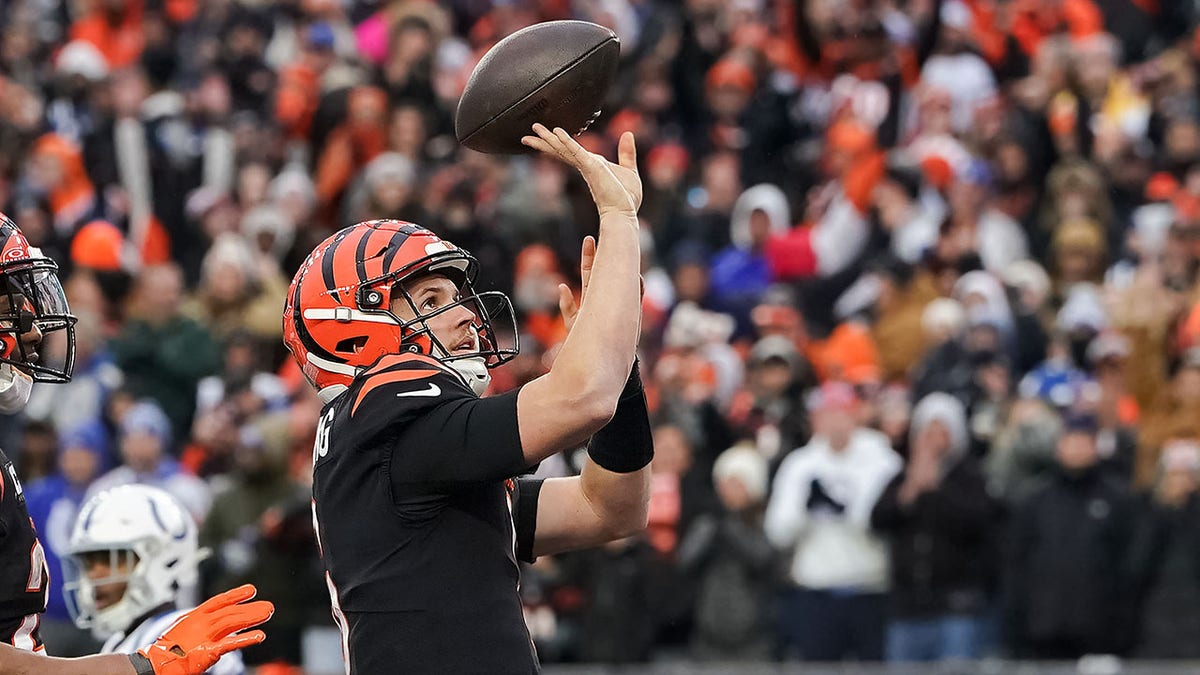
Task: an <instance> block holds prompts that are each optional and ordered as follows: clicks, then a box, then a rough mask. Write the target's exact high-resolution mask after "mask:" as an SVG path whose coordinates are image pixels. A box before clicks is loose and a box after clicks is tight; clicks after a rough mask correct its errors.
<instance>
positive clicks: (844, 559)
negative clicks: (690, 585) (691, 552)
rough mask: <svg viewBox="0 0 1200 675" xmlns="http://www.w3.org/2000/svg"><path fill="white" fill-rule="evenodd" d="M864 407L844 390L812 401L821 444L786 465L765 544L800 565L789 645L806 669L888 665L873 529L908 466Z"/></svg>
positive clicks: (882, 551) (788, 612) (879, 550)
mask: <svg viewBox="0 0 1200 675" xmlns="http://www.w3.org/2000/svg"><path fill="white" fill-rule="evenodd" d="M858 406H859V403H858V400H857V397H856V395H855V393H854V390H853V389H852V388H851V387H850V386H849V385H846V384H844V383H836V382H830V383H826V384H825V385H823V386H822V387H821V389H820V390H818V391H816V392H814V393H813V395H812V396H811V404H810V408H811V409H812V410H813V411H814V413H815V414H814V419H813V423H814V425H813V426H814V428H813V431H814V436H813V438H812V440H811V441H809V443H808V444H807V445H805V446H804V447H802V448H798V449H797V450H796V451H795V452H793V453H791V454H790V455H788V456H787V457H785V458H784V460H783V464H782V465H781V466H780V467H779V472H778V473H777V474H776V476H775V483H774V489H773V490H772V495H771V499H770V502H769V503H768V505H767V513H766V521H765V529H766V534H767V536H768V537H769V538H770V540H771V543H772V544H773V545H774V546H775V547H776V548H778V549H779V550H780V551H782V552H783V553H785V554H786V555H787V556H789V557H790V558H791V564H790V566H789V567H790V570H789V575H788V576H789V579H790V581H791V583H792V587H791V588H790V589H788V590H786V591H785V597H784V600H783V603H782V605H781V609H782V615H781V616H780V617H779V618H780V622H781V630H782V631H783V635H782V639H783V642H784V644H785V645H786V647H785V649H787V650H788V651H789V652H790V651H791V650H792V649H798V651H799V654H800V656H801V657H802V658H803V659H805V660H811V661H834V660H840V659H844V658H851V657H853V658H857V659H860V660H868V661H874V660H880V659H882V658H883V640H884V617H885V612H886V606H885V605H886V597H887V596H886V595H885V591H886V590H887V587H888V556H887V550H886V545H885V543H884V541H883V540H882V539H880V538H878V537H877V536H876V535H874V534H873V533H871V532H870V529H869V528H870V519H871V509H872V507H874V505H875V502H876V500H878V498H879V495H880V494H881V493H882V492H883V489H884V487H886V485H887V483H888V482H889V481H891V479H892V477H893V476H895V475H896V473H897V472H898V471H899V470H900V464H901V462H900V458H899V456H897V455H896V453H895V452H894V451H893V450H892V449H891V448H890V447H889V446H888V442H887V437H886V436H883V435H882V434H880V433H878V432H876V431H873V430H870V429H863V428H861V427H859V426H858V420H857V417H856V415H857V413H858Z"/></svg>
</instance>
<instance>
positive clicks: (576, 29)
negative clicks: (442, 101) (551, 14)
mask: <svg viewBox="0 0 1200 675" xmlns="http://www.w3.org/2000/svg"><path fill="white" fill-rule="evenodd" d="M620 55H621V42H620V40H618V39H617V35H616V33H613V32H612V30H610V29H608V28H605V27H604V26H600V25H597V24H594V23H590V22H587V21H547V22H545V23H539V24H535V25H532V26H529V27H527V28H523V29H521V30H519V31H517V32H515V33H513V34H512V35H509V36H508V37H506V38H504V39H503V40H501V41H500V42H498V43H496V46H494V47H492V48H491V49H490V50H488V53H487V54H484V56H483V58H482V59H480V61H479V64H478V65H476V66H475V70H474V71H472V72H471V78H470V79H469V80H468V81H467V86H466V88H465V89H464V90H463V95H462V98H461V99H459V102H458V112H457V113H456V114H455V117H454V131H455V134H456V135H457V136H458V140H459V142H460V143H462V144H463V145H465V146H467V147H468V148H471V149H473V150H478V151H480V152H488V153H495V154H519V153H524V152H530V148H528V147H526V146H524V145H522V144H521V137H522V136H525V135H528V134H530V133H531V131H530V127H531V126H532V125H533V123H534V122H541V123H542V124H544V125H546V126H547V127H550V128H551V129H553V128H554V127H562V128H563V129H566V130H567V131H569V132H571V133H572V134H577V133H579V132H582V131H583V130H585V129H587V127H588V125H589V124H591V123H592V122H593V121H595V119H596V118H597V117H598V116H599V115H600V107H601V105H602V104H603V103H604V99H605V97H606V96H607V95H608V89H609V87H610V86H612V83H613V80H615V79H616V77H617V62H618V61H619V60H620Z"/></svg>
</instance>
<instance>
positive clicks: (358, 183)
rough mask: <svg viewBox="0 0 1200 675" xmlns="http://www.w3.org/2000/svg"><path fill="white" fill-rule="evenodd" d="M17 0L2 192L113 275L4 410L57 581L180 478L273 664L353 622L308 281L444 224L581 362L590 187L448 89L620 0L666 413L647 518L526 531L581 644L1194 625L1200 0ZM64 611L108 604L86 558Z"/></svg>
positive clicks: (531, 578)
mask: <svg viewBox="0 0 1200 675" xmlns="http://www.w3.org/2000/svg"><path fill="white" fill-rule="evenodd" d="M0 7H2V10H0V35H2V36H3V37H2V40H0V74H2V77H0V204H2V205H3V211H4V212H5V213H7V214H9V215H10V216H11V217H12V218H13V219H14V220H15V221H16V222H17V224H18V225H19V226H20V228H21V229H22V230H23V231H24V233H25V234H26V236H27V237H28V239H29V241H30V243H31V244H32V245H35V246H38V247H40V248H41V249H42V250H43V251H45V252H46V253H47V255H49V256H50V257H52V258H53V259H54V260H56V261H57V262H58V264H59V266H60V268H61V275H62V278H63V280H64V287H65V288H66V291H67V295H68V299H69V301H70V305H71V308H72V310H73V311H74V313H75V314H76V315H78V317H79V323H78V327H77V333H78V341H79V346H78V357H77V363H76V366H75V378H74V380H73V381H72V382H71V383H70V384H69V385H59V386H57V387H53V388H51V387H47V386H45V385H37V386H36V387H35V389H34V396H33V399H32V400H31V403H30V405H29V407H28V409H27V410H26V411H25V412H24V413H22V414H21V415H20V416H19V417H14V418H9V419H5V420H3V425H2V429H0V436H2V440H3V447H5V448H6V449H11V451H10V452H9V454H10V456H14V455H15V456H16V457H17V458H18V459H17V462H18V466H19V471H20V475H21V478H22V480H23V481H24V483H25V486H26V498H27V501H28V504H29V510H30V513H31V515H32V517H33V518H34V520H35V522H36V524H37V527H38V529H39V531H40V533H41V534H42V537H43V540H44V541H45V543H46V548H47V554H48V556H49V558H50V560H51V565H52V567H51V569H52V574H53V576H54V577H55V579H56V580H60V579H61V578H62V574H61V572H60V570H59V568H58V567H57V566H58V565H60V564H61V562H60V560H59V555H60V554H61V552H62V550H63V547H64V546H65V543H66V538H67V536H68V534H69V531H70V525H71V523H72V520H73V518H74V514H75V511H76V509H77V508H78V506H79V505H80V503H81V501H82V500H83V499H84V498H85V496H86V495H88V494H90V493H93V492H95V491H97V490H100V489H103V488H105V487H111V486H114V485H119V484H125V483H130V482H140V483H147V484H152V485H157V486H161V487H165V488H166V489H167V490H169V491H170V492H171V493H172V494H174V495H175V496H176V497H177V498H178V499H179V500H180V501H181V502H182V503H183V504H184V505H185V506H186V508H187V509H188V510H189V511H191V512H192V514H193V515H194V516H195V518H196V519H197V521H198V522H199V523H200V526H201V543H202V544H203V545H205V546H208V547H210V548H211V549H212V552H213V554H212V556H211V558H210V559H209V560H207V561H206V562H205V565H204V568H203V572H204V574H203V577H204V584H203V586H204V587H203V589H202V592H204V593H208V592H210V591H216V590H221V589H224V588H227V587H229V586H231V585H233V584H234V583H238V582H241V581H252V582H253V583H255V584H257V585H258V587H259V589H260V594H261V595H262V596H263V597H266V598H269V599H271V600H273V601H274V602H275V604H276V606H277V608H278V611H277V613H276V615H275V618H274V619H273V620H272V622H271V624H270V626H269V628H270V639H269V640H268V641H267V642H266V643H265V644H264V645H262V646H260V647H258V648H255V649H251V650H247V653H246V659H247V662H248V663H257V664H267V663H270V664H272V666H271V667H272V668H275V669H276V670H268V668H266V667H264V668H263V669H262V670H261V672H263V673H268V672H279V673H286V672H292V671H290V670H289V668H291V667H297V666H298V665H299V664H300V663H301V645H302V636H303V635H304V634H305V631H306V629H307V628H309V627H313V626H323V627H329V626H331V625H332V622H331V621H330V619H329V604H328V603H329V600H328V595H327V593H326V588H325V583H324V580H323V576H322V569H321V564H320V560H319V558H318V556H317V551H316V544H315V541H314V538H313V534H312V525H311V514H310V510H309V509H310V504H309V502H310V491H309V487H308V484H309V482H310V480H311V476H310V470H311V461H312V443H313V434H314V431H315V423H316V420H317V417H318V413H319V409H320V404H319V402H318V401H317V399H316V397H315V395H314V393H313V392H312V391H311V390H310V388H309V387H308V386H307V384H305V382H304V380H303V378H302V377H301V376H300V374H299V373H298V372H297V371H296V370H295V368H294V366H293V365H292V362H291V360H290V359H287V358H285V357H286V354H285V352H284V349H283V346H282V343H281V340H280V332H281V322H280V317H281V308H282V305H283V298H284V294H285V293H286V289H287V284H288V281H289V280H290V279H291V277H292V274H293V273H294V271H295V270H296V269H297V267H298V265H299V264H300V263H301V262H302V261H303V258H304V257H305V256H306V255H307V254H308V252H309V251H310V250H311V249H312V247H313V246H314V245H315V244H316V243H317V242H319V241H321V240H322V239H324V238H325V237H326V236H328V235H329V234H330V233H331V232H333V231H335V230H336V229H337V228H340V227H343V226H345V225H349V224H351V223H355V222H358V221H361V220H366V219H371V218H400V219H404V220H408V221H412V222H415V223H419V224H421V225H424V226H426V227H428V228H430V229H432V230H434V231H435V232H437V233H438V234H439V235H441V236H443V237H446V238H448V239H449V240H451V241H453V242H454V243H456V244H458V245H459V246H462V247H465V248H467V249H468V250H470V251H471V252H472V253H474V255H475V256H477V257H478V258H479V260H480V262H481V269H482V271H481V274H480V282H479V285H480V286H481V287H484V288H497V289H500V290H503V291H505V292H507V293H509V294H510V296H511V297H512V298H513V301H514V305H515V306H516V308H517V310H518V313H519V322H520V323H519V326H520V331H521V335H520V341H521V346H522V352H521V356H519V357H518V358H517V359H516V360H515V361H514V362H512V363H510V364H508V365H506V366H504V367H503V368H502V369H501V370H500V371H498V372H497V373H496V377H495V379H494V380H493V390H494V391H505V390H508V389H510V388H512V387H516V386H519V385H520V384H522V383H523V382H526V381H528V380H530V379H532V378H534V377H536V376H538V375H539V374H540V373H542V372H544V371H545V368H546V364H547V363H548V361H549V359H552V358H553V353H554V350H555V349H556V347H557V345H559V344H560V343H561V341H562V339H563V337H564V328H563V324H562V321H561V319H560V317H559V316H558V314H557V313H558V309H557V303H556V300H557V290H556V289H557V284H558V283H559V282H563V281H566V282H567V283H569V284H572V285H575V286H577V285H578V282H579V278H578V264H579V245H580V241H581V240H582V238H583V236H584V235H585V234H589V233H594V232H595V229H596V215H595V211H594V208H593V207H592V205H591V202H590V199H589V198H588V195H587V191H586V186H584V184H583V183H582V181H581V180H579V178H578V176H575V175H573V174H572V173H571V172H569V171H568V170H567V169H566V168H565V167H563V166H561V165H559V164H556V163H554V162H553V161H551V160H548V159H544V158H539V157H535V156H522V157H501V156H489V155H482V154H479V153H474V152H471V151H468V150H466V149H464V148H462V147H460V146H459V145H458V143H457V142H456V140H455V138H454V129H453V118H454V110H455V105H456V101H457V98H458V96H459V95H460V93H461V92H462V89H463V86H464V85H465V82H466V80H467V77H468V76H469V74H470V72H471V69H472V67H473V66H474V64H475V62H476V61H477V60H478V58H479V57H480V56H481V55H482V54H483V53H484V52H485V51H486V50H487V49H488V48H489V47H490V46H492V45H493V44H495V43H496V42H497V41H498V40H500V39H501V38H503V37H504V36H506V35H508V34H510V33H511V32H513V31H514V30H517V29H519V28H521V27H524V26H526V25H530V24H532V23H534V22H537V21H543V20H551V19H560V18H580V19H586V20H591V21H595V22H598V23H602V24H604V25H607V26H611V27H612V28H613V29H614V30H615V31H616V32H617V34H618V35H619V37H620V38H621V40H622V66H621V73H620V77H619V80H618V83H617V85H616V86H615V87H614V90H613V91H612V93H611V97H610V101H609V103H608V104H607V105H606V107H605V109H604V114H603V115H602V116H601V118H600V119H599V121H598V122H597V124H596V125H594V126H593V127H592V128H591V129H590V130H589V131H588V132H586V133H585V134H584V135H583V136H582V140H583V142H584V143H585V145H586V146H587V147H589V148H591V149H593V150H595V151H597V152H601V153H603V154H605V155H606V156H612V155H613V153H614V146H615V141H616V138H617V137H618V136H619V135H620V133H621V132H622V131H625V130H631V131H633V132H634V133H635V134H636V136H637V140H638V145H639V149H640V151H641V152H640V156H641V159H642V172H641V175H642V178H643V181H644V183H645V191H646V196H645V201H644V205H643V208H642V213H641V220H642V226H643V229H642V233H643V244H644V246H643V250H644V273H643V276H644V279H645V297H644V307H643V310H644V316H645V318H644V321H643V327H644V337H643V340H642V344H641V360H642V366H641V370H642V373H643V374H644V377H645V378H646V386H647V389H648V392H649V396H650V401H651V408H652V411H651V412H652V415H653V420H654V423H655V427H654V435H655V446H656V455H655V459H654V464H653V471H654V475H653V483H652V497H651V515H650V526H649V528H648V529H647V531H646V532H645V534H644V536H639V537H635V538H631V539H627V540H623V541H621V542H618V543H616V544H612V545H609V546H606V547H605V548H603V549H600V550H595V551H588V552H583V553H578V554H572V555H564V556H559V557H554V558H543V559H541V560H539V561H538V562H537V563H535V564H534V565H533V566H531V567H529V568H527V569H526V570H525V571H524V574H523V583H522V587H521V592H522V594H523V597H524V600H525V603H526V607H527V618H528V623H529V626H530V629H531V633H532V635H533V637H534V639H535V642H536V644H537V645H538V647H539V652H540V655H541V658H542V660H543V661H544V662H554V661H611V662H636V661H642V660H648V659H651V658H663V657H673V658H691V659H708V660H716V659H719V660H738V659H780V658H782V659H795V658H800V659H807V660H839V659H843V658H858V659H865V660H875V659H884V658H886V659H889V660H921V659H942V658H974V657H979V656H984V655H1005V656H1014V657H1030V658H1074V657H1078V656H1080V655H1082V654H1087V653H1095V652H1104V653H1116V654H1121V655H1130V656H1137V657H1145V658H1200V640H1198V639H1197V637H1198V636H1200V519H1198V518H1197V517H1198V516H1200V495H1197V488H1198V487H1200V82H1198V76H1200V30H1197V26H1198V24H1200V3H1197V2H1194V1H1193V0H729V1H725V0H687V1H686V2H678V3H677V2H666V1H663V0H594V1H586V2H585V1H574V2H572V1H571V0H495V1H492V0H445V1H443V2H437V3H435V2H431V1H428V0H392V1H390V2H388V1H382V2H379V1H371V0H342V1H341V2H339V1H338V0H241V1H235V0H204V1H202V0H75V1H73V2H48V1H46V0H6V1H5V2H3V3H0ZM601 245H603V242H601ZM43 351H45V352H48V353H46V354H45V355H44V358H47V359H54V358H55V349H54V345H49V346H47V348H46V349H45V350H43ZM577 460H578V456H577V455H574V454H571V453H564V454H563V455H561V456H557V457H555V458H553V459H552V460H549V461H547V462H544V463H543V464H542V465H541V466H540V467H539V468H538V473H539V474H540V475H546V476H551V475H563V474H566V473H568V472H571V471H573V470H574V467H575V466H576V462H577ZM414 583H419V580H414ZM43 635H44V637H45V639H46V641H47V643H48V645H49V648H50V651H51V653H60V654H73V653H83V652H84V651H85V650H86V649H88V648H89V647H90V645H89V643H88V640H87V636H86V634H83V633H81V632H79V631H77V630H75V629H74V628H73V625H72V624H71V620H70V617H69V615H68V611H67V608H66V606H65V604H64V602H63V600H62V597H61V595H59V594H57V593H52V596H51V602H50V607H49V611H48V614H47V619H46V625H45V627H44V628H43ZM297 672H298V671H297Z"/></svg>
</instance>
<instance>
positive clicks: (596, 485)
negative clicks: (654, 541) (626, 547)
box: [580, 457, 650, 541]
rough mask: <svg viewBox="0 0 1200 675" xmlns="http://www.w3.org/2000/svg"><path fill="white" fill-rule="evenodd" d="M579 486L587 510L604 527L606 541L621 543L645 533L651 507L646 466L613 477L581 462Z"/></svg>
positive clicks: (611, 473) (648, 469)
mask: <svg viewBox="0 0 1200 675" xmlns="http://www.w3.org/2000/svg"><path fill="white" fill-rule="evenodd" d="M580 483H581V490H582V491H583V495H584V499H586V500H587V503H588V506H589V507H590V508H591V509H592V511H593V512H595V514H596V516H597V518H598V519H599V521H600V522H602V523H603V531H604V539H605V540H607V541H612V540H615V539H621V538H623V537H628V536H631V535H634V534H637V533H638V532H641V531H642V530H644V529H646V519H647V518H648V515H649V506H650V467H649V466H648V465H647V466H645V467H643V468H641V469H639V470H637V471H634V472H631V473H616V472H615V471H609V470H608V469H605V468H603V467H601V466H600V465H599V464H596V462H594V461H593V460H592V459H591V458H590V457H589V458H588V459H587V460H585V461H584V464H583V472H582V473H581V474H580Z"/></svg>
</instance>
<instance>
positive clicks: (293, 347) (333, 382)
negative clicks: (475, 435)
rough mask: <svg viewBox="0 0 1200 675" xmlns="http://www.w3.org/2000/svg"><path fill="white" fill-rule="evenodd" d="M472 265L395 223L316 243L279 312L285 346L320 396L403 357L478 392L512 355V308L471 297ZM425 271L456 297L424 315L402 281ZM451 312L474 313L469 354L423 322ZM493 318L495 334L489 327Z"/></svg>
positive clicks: (443, 244)
mask: <svg viewBox="0 0 1200 675" xmlns="http://www.w3.org/2000/svg"><path fill="white" fill-rule="evenodd" d="M478 268H479V263H478V262H477V261H476V260H475V258H474V257H473V256H472V255H471V254H470V253H467V252H466V251H465V250H463V249H460V248H457V247H455V246H454V244H451V243H450V242H448V241H445V240H443V239H441V238H439V237H438V236H437V235H435V234H434V233H432V232H430V231H429V230H426V229H425V228H423V227H421V226H419V225H414V224H412V223H406V222H403V221H399V220H370V221H366V222H362V223H358V224H357V225H352V226H350V227H347V228H345V229H343V230H341V231H340V232H337V233H335V234H334V235H333V236H331V237H329V238H328V239H326V240H325V241H323V242H321V243H320V244H318V245H317V247H316V248H315V249H313V252H312V253H311V254H309V256H308V258H307V259H306V260H305V261H304V263H303V264H302V265H301V266H300V269H299V271H297V272H296V277H295V278H294V279H292V285H291V288H290V289H289V290H288V298H287V305H286V306H285V308H284V312H283V341H284V344H286V345H287V348H288V350H289V351H291V353H292V356H293V357H294V358H295V359H296V362H297V363H298V364H299V365H300V369H301V371H302V372H303V373H304V376H305V377H306V378H307V379H308V381H309V382H310V383H311V384H312V385H313V386H314V387H316V388H317V389H318V391H320V392H323V393H324V392H326V390H328V389H329V388H330V387H336V389H333V390H330V393H331V394H332V395H336V394H337V393H340V392H341V391H343V390H344V389H343V388H344V387H348V386H349V385H350V383H351V381H352V380H353V379H354V378H355V377H356V376H357V375H358V374H359V373H361V372H363V371H364V370H366V369H367V368H368V367H370V366H371V365H372V364H374V363H375V362H376V361H378V360H379V359H380V358H382V357H384V356H387V355H389V354H399V353H401V352H403V351H410V352H413V353H419V354H424V355H426V356H430V357H432V358H435V359H438V360H439V361H442V362H443V363H445V364H446V365H447V366H448V367H450V368H452V369H453V370H455V371H456V372H458V373H459V375H461V376H462V377H463V379H464V380H465V381H466V383H467V385H468V386H470V387H471V388H472V389H474V390H475V392H476V393H482V391H483V390H484V389H485V388H486V387H487V383H488V380H489V379H490V377H489V375H488V372H487V371H488V369H490V368H493V367H495V366H498V365H500V364H501V363H504V362H506V361H508V360H509V359H511V358H513V357H514V356H516V354H517V349H518V346H517V330H516V321H515V319H514V316H513V309H512V303H511V302H510V301H509V299H508V297H507V296H506V295H504V294H503V293H501V292H499V291H488V292H484V293H477V292H476V291H475V288H474V282H475V275H476V273H477V272H478ZM430 273H436V274H442V275H445V276H446V277H447V278H449V279H450V280H451V281H453V282H454V283H455V285H456V286H458V289H459V299H458V300H457V301H455V302H453V303H450V304H447V305H444V306H441V307H438V308H437V309H436V310H434V311H432V312H428V313H424V314H423V313H421V312H420V311H419V310H418V309H417V305H416V302H415V301H414V300H413V298H412V297H411V296H410V295H409V294H408V292H407V291H405V290H404V284H405V282H406V281H408V280H411V279H414V278H416V277H418V276H423V275H425V274H430ZM401 297H402V298H404V300H405V301H406V302H407V303H408V305H409V307H410V309H411V310H412V313H413V315H414V317H415V318H413V319H411V320H405V319H401V318H400V317H399V316H397V315H396V314H395V313H394V312H393V311H392V309H391V308H392V302H393V300H394V299H396V298H401ZM458 306H462V307H465V308H467V309H468V310H470V311H471V312H472V313H473V314H474V315H475V321H474V324H473V328H474V331H475V333H476V334H477V335H478V338H479V340H478V345H479V349H478V351H476V352H472V353H469V354H453V355H452V354H451V350H449V349H446V346H445V345H443V344H441V343H440V342H439V341H438V339H437V337H436V336H435V335H433V333H432V331H431V330H430V329H429V327H428V326H427V325H426V323H425V322H426V320H428V319H429V318H431V317H433V316H436V315H438V314H441V313H443V312H446V311H448V310H450V309H451V308H454V307H458ZM498 320H499V321H502V323H501V325H500V328H501V329H503V333H504V334H499V333H498V332H497V330H496V325H495V323H494V322H496V321H498ZM502 341H503V343H504V344H503V346H502V345H501V342H502ZM323 398H325V397H324V396H323ZM329 398H332V396H330V397H329ZM326 400H328V399H326Z"/></svg>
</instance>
